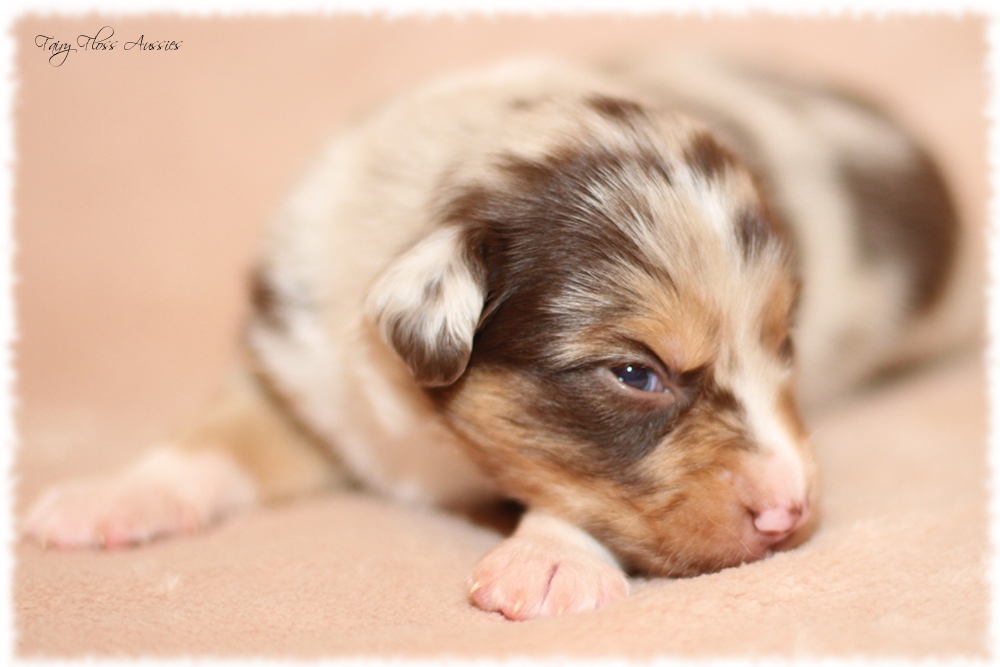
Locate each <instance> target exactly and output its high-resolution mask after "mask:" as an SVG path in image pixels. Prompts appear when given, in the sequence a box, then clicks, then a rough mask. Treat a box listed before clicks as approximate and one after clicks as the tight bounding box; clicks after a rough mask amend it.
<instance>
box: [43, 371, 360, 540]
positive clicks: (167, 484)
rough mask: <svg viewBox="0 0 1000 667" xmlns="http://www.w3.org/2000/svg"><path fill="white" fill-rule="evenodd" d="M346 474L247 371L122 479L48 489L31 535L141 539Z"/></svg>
mask: <svg viewBox="0 0 1000 667" xmlns="http://www.w3.org/2000/svg"><path fill="white" fill-rule="evenodd" d="M340 475H341V473H340V472H339V470H338V467H337V466H336V464H335V461H334V460H333V458H332V457H330V456H327V455H325V453H324V452H323V451H322V450H321V449H320V447H318V446H317V444H316V443H314V442H313V441H312V440H311V439H310V437H309V436H308V435H307V434H305V433H304V432H302V431H301V430H300V429H299V428H298V427H297V425H296V423H294V422H293V421H292V420H291V419H290V418H289V416H288V415H286V414H285V411H284V410H283V408H282V406H280V405H278V403H277V401H276V400H275V398H274V396H272V395H271V394H270V393H269V392H268V391H267V390H266V389H265V388H264V387H263V386H261V384H260V383H258V381H257V380H255V379H254V378H252V377H250V376H249V374H248V373H246V372H243V371H241V372H240V373H239V374H238V375H237V376H236V377H234V378H233V379H232V380H231V381H230V382H229V384H228V385H227V386H226V387H225V389H224V390H223V392H222V393H221V395H220V396H219V397H217V398H216V400H215V401H213V402H212V403H210V404H209V405H208V406H207V408H206V409H205V410H204V411H203V412H201V413H200V414H199V415H198V416H197V418H196V419H195V420H194V422H193V423H192V424H191V425H190V426H189V427H188V428H186V429H183V430H181V431H180V432H179V433H178V434H177V435H176V436H174V437H173V438H172V439H170V440H168V441H167V442H165V443H163V445H161V446H160V447H157V448H156V449H154V450H153V451H151V452H150V453H148V454H147V455H146V456H145V457H143V458H141V459H140V460H139V461H137V462H136V463H134V464H133V465H132V466H130V467H128V468H126V469H125V470H124V471H122V472H121V473H119V474H118V475H116V476H113V477H110V478H107V479H85V480H77V481H74V482H68V483H66V484H63V485H59V486H57V487H55V488H53V489H51V490H50V491H48V492H47V493H46V494H44V495H43V496H42V498H41V499H40V500H39V502H38V503H37V504H36V505H35V507H34V509H33V510H32V511H31V512H30V513H29V515H28V516H27V518H26V520H25V523H24V532H25V534H26V535H27V536H29V537H31V538H33V539H35V540H37V541H39V542H41V543H42V544H45V545H53V546H59V547H77V546H109V547H110V546H123V545H128V544H135V543H141V542H145V541H148V540H150V539H153V538H155V537H158V536H163V535H169V534H173V533H179V532H187V531H193V530H196V529H199V528H201V527H203V526H206V525H208V524H209V523H211V522H213V521H215V520H217V519H219V518H221V517H223V516H225V515H227V514H231V513H233V512H236V511H239V510H244V509H247V508H249V507H252V506H254V505H256V504H258V503H260V502H268V501H274V500H279V499H283V498H288V497H291V496H296V495H302V494H304V493H308V492H310V491H315V490H319V489H320V488H322V487H325V486H329V485H331V484H333V483H334V482H335V481H337V479H338V477H340Z"/></svg>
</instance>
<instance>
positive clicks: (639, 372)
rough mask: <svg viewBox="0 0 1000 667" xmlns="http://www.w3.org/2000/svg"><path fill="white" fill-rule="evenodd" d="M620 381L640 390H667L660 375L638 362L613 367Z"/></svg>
mask: <svg viewBox="0 0 1000 667" xmlns="http://www.w3.org/2000/svg"><path fill="white" fill-rule="evenodd" d="M611 372H612V373H614V374H615V377H617V378H618V381H619V382H621V383H623V384H627V385H628V386H630V387H632V388H633V389H638V390H639V391H658V392H661V391H665V388H664V386H663V382H662V381H661V380H660V377H659V376H658V375H657V374H656V373H655V372H653V371H652V370H651V369H649V368H646V367H645V366H640V365H638V364H628V365H627V366H616V367H615V368H612V369H611Z"/></svg>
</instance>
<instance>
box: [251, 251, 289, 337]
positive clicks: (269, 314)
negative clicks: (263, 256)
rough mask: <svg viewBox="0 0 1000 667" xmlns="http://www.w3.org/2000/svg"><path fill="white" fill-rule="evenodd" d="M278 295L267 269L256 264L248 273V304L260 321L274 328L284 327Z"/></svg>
mask: <svg viewBox="0 0 1000 667" xmlns="http://www.w3.org/2000/svg"><path fill="white" fill-rule="evenodd" d="M280 301H281V299H280V296H279V295H278V291H277V290H276V289H275V288H274V285H273V284H272V283H271V281H270V279H269V276H268V274H267V271H266V270H265V269H264V267H263V266H261V265H258V266H256V267H255V268H254V269H253V272H252V273H251V274H250V306H251V308H252V309H253V314H254V316H255V317H256V318H257V319H258V321H260V322H261V323H263V324H265V325H267V326H269V327H272V328H275V329H281V328H284V325H285V323H284V321H283V320H282V318H281V314H280V312H279V304H280Z"/></svg>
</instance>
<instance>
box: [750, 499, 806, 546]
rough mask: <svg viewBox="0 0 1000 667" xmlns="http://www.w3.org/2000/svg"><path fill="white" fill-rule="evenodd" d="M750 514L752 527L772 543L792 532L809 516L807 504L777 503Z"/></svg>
mask: <svg viewBox="0 0 1000 667" xmlns="http://www.w3.org/2000/svg"><path fill="white" fill-rule="evenodd" d="M752 514H753V525H754V528H756V529H757V532H758V533H760V534H761V536H762V537H763V538H764V539H765V540H766V541H767V542H770V543H771V544H774V543H777V542H780V541H781V540H783V539H785V538H786V537H788V536H789V535H791V534H792V533H794V532H795V531H796V530H797V529H798V528H799V527H800V526H802V524H804V523H805V522H806V519H807V518H808V517H809V506H808V505H805V504H794V505H779V506H777V507H767V508H765V509H763V510H761V511H759V512H753V513H752Z"/></svg>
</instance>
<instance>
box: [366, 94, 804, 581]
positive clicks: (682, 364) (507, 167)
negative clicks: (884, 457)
mask: <svg viewBox="0 0 1000 667" xmlns="http://www.w3.org/2000/svg"><path fill="white" fill-rule="evenodd" d="M512 109H514V111H512V114H515V115H514V117H513V118H512V121H511V124H512V127H516V128H517V131H518V136H519V142H518V143H517V144H516V148H514V147H512V146H514V144H511V145H508V146H501V147H500V148H498V149H497V150H496V151H495V152H493V153H491V154H490V155H488V156H487V157H486V158H484V161H483V162H482V163H480V164H476V165H472V166H469V168H467V169H463V168H462V165H457V167H456V169H455V170H453V173H454V174H461V173H474V174H475V177H474V178H469V179H468V180H462V179H461V178H459V177H458V176H453V177H452V179H453V180H452V181H451V182H449V183H447V184H445V185H444V186H443V187H442V191H441V192H442V193H441V197H440V201H441V202H442V204H441V207H440V225H439V226H438V227H437V228H436V229H435V230H434V231H432V232H431V233H430V234H429V235H428V236H427V237H426V238H424V239H423V240H422V241H421V242H419V243H418V244H417V245H416V246H414V247H413V248H411V249H410V250H409V251H408V252H406V253H405V254H404V255H402V256H401V257H399V258H398V259H397V260H396V261H395V262H394V264H393V265H392V266H390V267H389V268H388V269H387V270H386V272H385V273H384V274H383V275H382V277H381V278H380V280H379V281H378V282H377V283H376V284H375V285H374V287H373V289H372V291H371V294H370V297H369V302H368V306H369V310H370V313H371V315H372V316H373V318H374V319H375V321H376V322H377V323H378V325H379V326H380V328H381V330H382V332H383V334H384V336H385V338H386V340H387V341H388V342H389V344H390V345H391V346H392V347H393V348H394V349H395V350H396V351H397V352H398V353H399V355H400V356H401V357H402V358H403V360H404V361H405V362H406V363H407V364H408V365H409V367H410V368H411V370H412V371H413V374H414V377H415V378H416V379H417V381H418V382H420V383H422V384H423V385H425V386H427V387H428V391H429V392H430V394H431V396H432V398H433V399H434V400H435V401H436V403H437V404H438V406H439V407H440V410H441V412H442V414H443V415H444V416H445V418H446V419H447V420H448V421H449V423H450V424H451V425H452V427H453V428H454V429H455V430H456V431H457V432H458V433H459V434H460V435H461V437H462V440H463V441H464V442H466V443H467V444H468V447H469V451H470V454H471V455H472V457H473V458H474V459H475V460H476V461H477V463H478V464H479V465H480V466H481V467H482V468H483V469H484V470H485V471H487V472H488V474H490V475H491V476H492V477H493V478H494V479H495V480H496V481H497V482H498V484H499V485H500V487H501V488H502V489H504V490H505V491H506V492H507V493H509V494H510V495H511V496H513V497H515V498H517V499H518V500H521V501H522V502H524V503H526V504H527V505H529V506H531V507H535V508H539V509H544V510H547V511H549V512H551V513H553V514H556V515H558V516H562V517H564V518H566V519H568V520H570V521H572V522H574V523H576V524H577V525H579V526H581V527H582V528H584V529H586V530H587V531H589V532H590V533H591V534H593V535H594V536H595V537H597V538H598V539H600V540H601V541H603V542H604V543H605V544H606V545H607V546H609V547H610V548H611V549H612V550H614V551H615V552H616V553H617V555H618V556H619V558H620V559H621V560H622V562H623V564H625V565H626V566H628V567H631V568H633V569H636V570H639V571H643V572H648V573H652V574H664V575H690V574H696V573H700V572H706V571H713V570H717V569H720V568H723V567H726V566H730V565H735V564H738V563H741V562H747V561H752V560H756V559H758V558H761V557H762V556H764V555H765V554H766V553H767V552H768V551H769V550H771V549H772V548H776V547H780V546H782V545H787V544H789V543H792V542H794V541H796V540H798V539H799V538H801V536H802V535H803V534H804V533H805V531H806V529H807V527H808V526H809V524H810V523H811V522H810V520H809V519H810V516H814V515H815V511H814V510H813V511H810V508H811V507H813V506H814V505H815V497H814V496H815V494H816V484H815V466H814V462H813V459H812V456H811V453H810V450H809V448H808V443H807V435H806V432H805V430H804V428H803V426H802V424H801V422H800V421H799V417H798V414H797V409H796V405H795V400H794V398H793V387H792V379H793V353H792V347H791V343H790V338H789V330H790V326H791V323H792V318H793V316H794V309H795V302H796V296H797V292H798V283H797V279H796V273H795V267H794V263H793V255H792V250H791V247H790V243H791V239H789V238H788V236H787V234H786V232H785V230H784V229H783V228H782V226H781V225H780V224H779V223H778V222H777V221H776V219H775V216H774V215H773V214H772V212H771V211H770V209H769V207H768V205H767V203H766V201H765V200H764V198H763V197H762V195H761V193H760V191H759V189H758V188H757V187H756V185H755V181H754V179H753V177H752V176H751V175H750V174H749V173H748V172H747V171H746V170H745V169H744V167H743V166H742V165H741V164H740V162H739V160H738V159H737V158H736V157H735V156H734V155H733V154H732V153H731V152H730V151H729V150H727V149H726V148H725V147H724V146H722V145H721V144H719V143H718V142H717V141H716V140H715V139H714V138H713V136H712V135H711V134H710V133H709V132H708V131H707V130H706V128H704V127H702V126H700V125H698V124H697V123H695V122H693V121H690V120H688V119H685V118H684V117H681V116H677V115H673V114H670V113H667V112H662V113H661V112H652V111H649V110H647V109H645V108H643V107H641V106H639V105H637V104H635V103H632V102H628V101H624V100H618V99H611V98H607V97H591V98H586V99H581V100H574V101H566V100H559V101H553V100H548V101H538V102H536V103H534V104H533V105H530V104H527V103H525V102H524V101H520V104H518V105H516V106H515V105H512ZM517 113H521V114H534V116H535V117H539V118H543V119H544V123H542V124H544V125H545V127H546V128H547V130H546V131H545V132H544V133H541V132H540V133H539V136H538V137H537V141H536V142H535V143H533V144H532V143H531V142H525V141H524V137H525V132H526V131H528V130H530V125H528V130H526V129H525V125H526V124H527V120H526V118H525V117H518V116H516V114H517ZM554 119H555V120H554ZM529 120H530V119H529ZM539 122H541V121H539ZM518 123H520V125H518ZM554 127H555V128H557V129H558V131H553V128H554ZM473 167H474V168H473Z"/></svg>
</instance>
